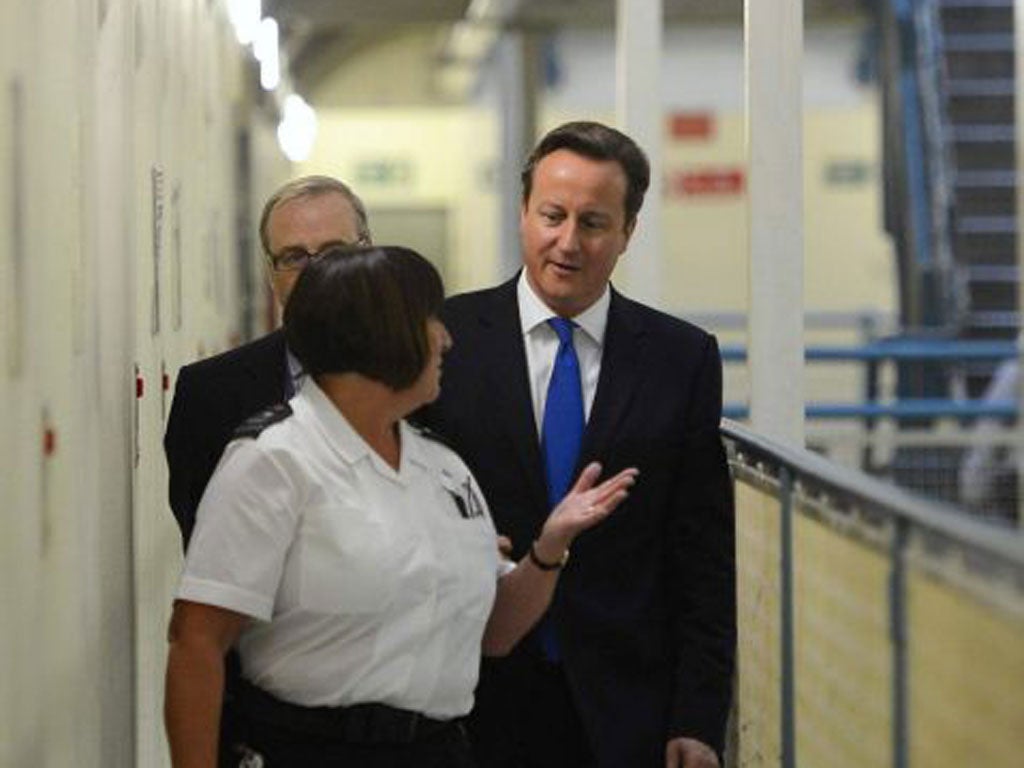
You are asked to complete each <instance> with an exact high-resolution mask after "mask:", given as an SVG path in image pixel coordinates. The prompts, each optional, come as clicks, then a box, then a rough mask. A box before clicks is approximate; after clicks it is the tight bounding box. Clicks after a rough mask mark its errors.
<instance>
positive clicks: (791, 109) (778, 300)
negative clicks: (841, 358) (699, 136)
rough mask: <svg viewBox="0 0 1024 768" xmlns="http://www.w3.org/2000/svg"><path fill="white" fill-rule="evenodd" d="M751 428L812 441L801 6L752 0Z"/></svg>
mask: <svg viewBox="0 0 1024 768" xmlns="http://www.w3.org/2000/svg"><path fill="white" fill-rule="evenodd" d="M744 5H745V19H744V22H745V26H746V33H745V38H746V87H747V148H748V160H749V186H748V190H749V201H750V202H749V205H750V214H749V216H750V312H749V314H748V317H749V321H748V328H747V347H748V349H749V353H748V363H747V365H748V369H749V372H750V408H751V424H752V426H753V428H754V429H756V430H757V431H758V432H761V433H762V434H764V435H766V436H767V437H770V438H772V439H773V440H778V441H780V442H783V443H786V444H789V445H792V446H801V447H802V446H803V444H804V383H803V382H804V359H803V357H804V340H803V315H804V305H803V264H804V238H803V183H804V182H803V105H802V86H803V82H802V76H803V69H802V64H803V0H745V4H744Z"/></svg>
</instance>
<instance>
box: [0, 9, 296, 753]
mask: <svg viewBox="0 0 1024 768" xmlns="http://www.w3.org/2000/svg"><path fill="white" fill-rule="evenodd" d="M242 62H243V58H242V55H241V51H240V50H239V48H238V46H237V43H235V41H234V39H233V36H232V35H231V34H230V30H229V27H228V25H227V23H226V19H225V18H224V14H223V11H222V8H221V4H220V3H219V2H214V3H211V2H208V1H207V0H180V1H179V2H174V3H169V2H160V1H159V0H7V2H4V3H3V4H2V6H0V179H2V180H3V182H2V183H0V285H2V288H0V291H2V296H0V300H2V304H3V311H2V313H0V317H2V321H3V323H2V325H0V402H2V403H3V410H2V411H0V500H2V514H0V600H2V603H0V614H2V616H3V622H2V626H0V765H3V766H5V768H6V767H7V766H11V767H12V768H21V767H22V766H25V767H26V768H36V767H37V766H39V767H43V768H45V767H46V766H54V767H57V766H60V767H62V768H63V766H69V765H74V766H132V765H139V766H159V765H163V764H166V763H167V750H166V746H165V744H164V738H163V728H162V725H161V701H162V690H163V679H162V678H163V666H164V659H165V654H166V639H165V637H166V620H167V616H168V615H169V610H170V604H171V590H172V588H173V584H174V582H175V579H176V577H177V571H178V567H179V561H180V554H179V552H180V543H179V536H178V532H177V528H176V526H175V525H174V522H173V519H172V517H171V514H170V511H169V509H168V508H167V504H166V501H165V499H166V470H165V469H164V458H163V452H162V447H161V438H162V434H163V428H164V420H165V418H166V412H167V408H168V406H169V404H170V396H171V390H170V389H169V388H168V389H165V388H164V386H163V380H164V374H165V373H166V376H167V383H168V385H170V386H173V380H174V374H175V373H176V370H177V366H178V365H179V363H180V362H182V361H184V360H188V359H192V358H194V357H195V356H196V354H197V351H198V350H199V349H200V348H201V347H204V346H205V348H206V349H207V350H208V351H211V352H212V351H214V349H220V348H223V347H225V346H227V345H228V343H229V341H230V340H232V339H233V338H237V334H238V325H239V317H240V313H239V312H238V306H239V303H240V299H241V297H240V295H239V291H238V285H237V279H236V275H237V273H238V269H237V261H238V258H237V254H236V251H235V242H236V232H235V229H234V226H235V219H236V216H235V214H236V211H235V205H236V192H235V154H236V150H235V147H236V133H237V130H238V127H239V126H238V123H237V120H238V117H237V116H238V115H246V114H247V113H246V112H245V110H244V109H241V107H243V106H244V93H245V91H244V88H243V84H244V81H243V78H244V77H246V76H248V75H250V74H251V73H249V72H248V71H247V70H246V69H243V67H242ZM17 93H20V99H19V98H18V97H17V96H15V94H17ZM264 130H266V129H264ZM256 162H257V163H262V164H264V165H267V166H270V167H276V169H277V172H276V177H277V179H280V177H281V176H282V174H283V173H284V172H286V171H287V166H286V165H285V164H284V163H283V162H282V161H281V160H279V159H278V158H276V157H264V158H257V160H256ZM19 168H20V169H21V170H20V172H18V169H19ZM154 169H159V171H160V172H161V173H162V178H163V197H162V202H163V217H162V221H163V225H162V227H160V228H159V236H158V237H156V236H155V233H156V232H157V228H156V227H154V194H153V190H154V186H153V183H152V179H153V171H154ZM157 241H159V246H157V245H156V242H157ZM157 250H159V251H160V253H161V255H162V257H161V259H160V261H159V266H157V260H156V258H155V256H154V254H155V252H156V251H157ZM211 273H216V274H219V275H220V278H219V283H218V285H219V288H218V289H217V290H216V291H210V290H206V289H205V288H204V286H205V285H207V283H208V282H209V281H208V279H207V278H208V276H209V275H210V274H211ZM157 276H159V282H160V285H161V291H160V293H161V296H160V310H159V330H156V331H155V332H154V327H153V325H152V299H153V295H154V285H155V282H156V277H157ZM179 280H180V286H181V289H180V291H178V290H177V286H178V283H179ZM136 366H137V367H138V372H139V376H140V378H141V379H142V381H143V382H144V387H145V391H144V393H143V395H142V397H140V398H138V399H136V396H135V386H136V384H135V381H136V373H135V370H136ZM47 435H50V436H52V438H53V441H54V442H53V447H52V451H49V452H47V451H45V450H44V439H45V438H46V436H47Z"/></svg>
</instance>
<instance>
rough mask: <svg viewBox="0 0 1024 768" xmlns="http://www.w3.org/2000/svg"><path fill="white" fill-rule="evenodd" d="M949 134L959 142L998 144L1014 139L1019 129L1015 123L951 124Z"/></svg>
mask: <svg viewBox="0 0 1024 768" xmlns="http://www.w3.org/2000/svg"><path fill="white" fill-rule="evenodd" d="M949 136H950V137H951V138H952V140H953V141H955V142H957V143H968V142H969V143H972V144H998V143H1005V142H1009V141H1014V140H1015V139H1016V138H1017V129H1016V127H1015V126H1013V125H1005V124H1001V123H989V124H985V125H956V124H953V125H950V126H949Z"/></svg>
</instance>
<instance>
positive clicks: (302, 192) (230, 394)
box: [164, 176, 370, 545]
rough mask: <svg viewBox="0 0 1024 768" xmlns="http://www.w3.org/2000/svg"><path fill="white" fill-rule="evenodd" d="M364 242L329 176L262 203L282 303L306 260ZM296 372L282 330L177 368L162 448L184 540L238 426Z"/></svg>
mask: <svg viewBox="0 0 1024 768" xmlns="http://www.w3.org/2000/svg"><path fill="white" fill-rule="evenodd" d="M369 242H370V230H369V227H368V226H367V221H366V209H365V208H364V207H363V203H362V202H361V201H360V200H359V198H358V197H356V195H355V194H354V193H353V192H352V190H351V189H349V188H348V186H346V185H345V184H343V183H342V182H340V181H338V180H337V179H332V178H330V177H327V176H307V177H304V178H300V179H296V180H294V181H290V182H288V183H287V184H285V185H284V186H283V187H281V188H280V189H278V190H277V192H275V193H274V194H273V195H272V196H271V197H270V199H269V200H267V203H266V205H265V206H264V208H263V214H262V216H261V218H260V243H261V245H262V248H263V253H264V256H265V257H266V267H267V275H268V278H269V280H270V283H271V286H272V287H273V291H274V295H275V297H276V298H277V301H278V303H279V305H280V306H281V307H283V306H284V304H285V302H286V301H287V300H288V295H289V293H290V292H291V289H292V286H293V285H294V284H295V281H296V279H298V276H299V273H300V272H301V270H302V268H303V267H304V266H305V265H306V264H307V263H308V262H309V259H310V257H312V256H315V255H316V254H317V253H320V252H321V251H323V250H324V249H325V248H327V247H329V246H333V245H340V244H355V243H362V244H366V243H369ZM300 375H301V371H300V370H299V366H298V364H297V362H296V361H294V360H293V359H292V358H291V357H290V355H289V354H288V351H287V349H286V348H285V342H284V333H283V332H282V331H281V330H280V329H278V330H275V331H273V332H272V333H270V334H268V335H266V336H263V337H261V338H259V339H256V340H255V341H253V342H250V343H249V344H245V345H244V346H241V347H238V348H237V349H233V350H230V351H228V352H225V353H223V354H221V355H217V356H215V357H211V358H207V359H206V360H201V361H199V362H197V363H193V364H191V365H186V366H185V367H183V368H182V369H181V370H180V371H179V372H178V381H177V384H176V386H175V391H174V401H173V403H172V404H171V413H170V417H169V418H168V421H167V432H166V434H165V436H164V450H165V452H166V454H167V465H168V468H169V470H170V501H171V509H172V510H173V511H174V517H175V519H176V520H177V522H178V525H179V527H180V528H181V535H182V542H183V543H184V544H185V545H187V544H188V539H189V536H190V535H191V533H192V526H193V525H194V523H195V515H196V508H197V507H198V506H199V500H200V499H201V498H202V496H203V491H204V490H205V489H206V484H207V482H209V479H210V475H212V474H213V470H214V468H215V467H216V466H217V462H218V461H219V460H220V455H221V453H222V452H223V451H224V446H226V445H227V444H228V442H229V441H230V440H231V435H232V433H233V432H234V431H235V428H236V427H237V426H238V425H239V424H241V423H242V422H243V421H244V420H245V419H246V418H248V417H249V416H251V415H253V414H254V413H257V412H259V411H261V410H263V409H264V408H267V407H269V406H271V405H273V404H275V403H279V402H281V401H283V400H286V399H287V398H288V397H290V396H291V395H292V394H294V391H295V386H296V383H297V381H298V380H299V377H300Z"/></svg>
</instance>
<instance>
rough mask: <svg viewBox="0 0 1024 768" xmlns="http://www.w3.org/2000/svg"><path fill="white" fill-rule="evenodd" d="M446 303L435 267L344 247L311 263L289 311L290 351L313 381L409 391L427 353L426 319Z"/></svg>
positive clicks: (408, 257) (383, 250) (400, 253)
mask: <svg viewBox="0 0 1024 768" xmlns="http://www.w3.org/2000/svg"><path fill="white" fill-rule="evenodd" d="M443 301H444V285H443V284H442V283H441V276H440V275H438V273H437V270H436V269H434V266H433V265H432V264H431V263H430V262H429V261H427V260H426V259H425V258H423V256H421V255H420V254H418V253H417V252H416V251H414V250H411V249H409V248H403V247H400V246H394V245H386V246H366V247H350V246H339V247H337V248H330V249H328V250H327V251H325V252H324V253H323V255H322V256H320V257H319V258H317V259H314V260H313V261H311V262H310V263H309V265H308V266H306V268H305V269H304V270H302V274H301V275H299V278H298V280H297V281H296V283H295V287H294V288H293V289H292V292H291V296H290V297H289V299H288V305H287V306H286V307H285V310H284V327H285V336H286V338H287V340H288V348H289V349H290V350H291V351H292V354H294V355H295V357H296V358H298V360H299V362H300V363H302V367H303V369H305V371H306V373H308V374H310V375H311V376H317V375H319V374H323V373H360V374H362V375H364V376H366V377H367V378H370V379H373V380H375V381H379V382H381V383H383V384H386V385H387V386H388V387H390V388H391V389H393V390H396V391H397V390H401V389H406V388H407V387H410V386H412V384H413V383H415V381H416V380H417V379H418V378H419V376H420V374H421V373H422V372H423V370H424V369H425V368H426V365H427V360H428V358H429V355H430V344H429V341H428V338H427V320H429V319H430V318H431V317H435V316H436V315H437V314H438V312H439V311H440V309H441V303H442V302H443Z"/></svg>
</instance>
